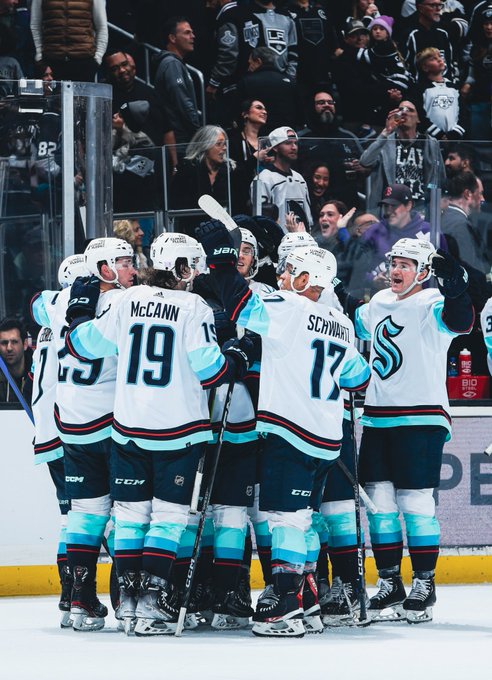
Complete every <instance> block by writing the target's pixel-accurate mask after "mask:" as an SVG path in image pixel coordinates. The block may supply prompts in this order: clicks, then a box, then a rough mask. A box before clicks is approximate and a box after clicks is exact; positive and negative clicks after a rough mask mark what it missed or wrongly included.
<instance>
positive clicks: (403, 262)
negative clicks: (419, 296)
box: [389, 257, 419, 300]
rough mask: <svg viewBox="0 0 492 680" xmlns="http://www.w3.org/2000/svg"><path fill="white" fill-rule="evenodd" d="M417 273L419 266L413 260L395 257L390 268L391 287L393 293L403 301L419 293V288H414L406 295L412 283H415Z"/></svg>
mask: <svg viewBox="0 0 492 680" xmlns="http://www.w3.org/2000/svg"><path fill="white" fill-rule="evenodd" d="M416 273H417V266H416V264H415V262H414V261H413V260H410V259H409V258H408V257H393V258H392V259H391V263H390V267H389V278H390V287H391V291H392V292H393V293H396V295H398V297H399V298H400V299H401V300H403V299H405V298H406V297H408V295H412V294H413V293H416V292H418V290H419V289H418V288H416V287H415V288H412V290H411V291H409V292H408V293H406V292H405V291H407V290H408V289H409V288H410V286H411V285H412V283H413V282H414V281H415V275H416Z"/></svg>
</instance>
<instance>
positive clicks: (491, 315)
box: [480, 298, 492, 375]
mask: <svg viewBox="0 0 492 680" xmlns="http://www.w3.org/2000/svg"><path fill="white" fill-rule="evenodd" d="M480 325H481V326H482V333H483V339H484V342H485V347H486V348H487V366H488V367H489V373H490V375H492V298H489V299H488V300H487V302H486V303H485V307H484V308H483V309H482V311H481V313H480Z"/></svg>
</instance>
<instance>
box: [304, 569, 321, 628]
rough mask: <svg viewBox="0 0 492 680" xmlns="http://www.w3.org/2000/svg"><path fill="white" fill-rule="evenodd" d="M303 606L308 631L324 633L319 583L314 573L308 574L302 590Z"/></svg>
mask: <svg viewBox="0 0 492 680" xmlns="http://www.w3.org/2000/svg"><path fill="white" fill-rule="evenodd" d="M302 608H303V609H304V619H303V621H304V628H305V630H306V633H322V632H323V630H324V628H323V622H322V621H321V607H320V605H319V600H318V585H317V583H316V579H315V576H314V574H307V575H306V580H305V581H304V588H303V591H302Z"/></svg>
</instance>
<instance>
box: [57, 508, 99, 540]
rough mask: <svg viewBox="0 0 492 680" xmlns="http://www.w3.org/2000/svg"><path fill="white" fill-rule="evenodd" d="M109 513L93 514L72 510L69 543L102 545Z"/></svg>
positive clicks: (69, 516) (69, 515)
mask: <svg viewBox="0 0 492 680" xmlns="http://www.w3.org/2000/svg"><path fill="white" fill-rule="evenodd" d="M108 519H109V515H107V516H106V515H91V514H89V513H86V512H76V511H74V510H70V512H69V513H68V523H67V533H66V537H67V544H69V545H91V546H100V545H101V541H102V537H103V536H104V529H105V528H106V524H107V522H108Z"/></svg>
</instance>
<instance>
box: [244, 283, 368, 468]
mask: <svg viewBox="0 0 492 680" xmlns="http://www.w3.org/2000/svg"><path fill="white" fill-rule="evenodd" d="M237 323H238V324H240V325H242V326H245V327H246V328H249V329H250V330H252V331H254V332H255V333H259V334H260V335H261V336H262V347H263V351H262V360H261V375H260V397H259V406H258V421H257V429H258V431H259V432H262V433H268V432H272V433H274V434H277V435H278V436H280V437H282V438H283V439H286V440H287V441H288V442H290V443H291V444H292V445H293V446H295V447H296V448H297V449H299V450H300V451H303V452H304V453H306V454H308V455H311V456H314V457H316V458H324V459H328V460H331V459H334V458H336V457H337V456H338V455H339V450H340V442H341V439H342V419H343V396H342V392H341V388H342V387H345V388H348V389H359V388H361V387H363V386H364V385H365V384H366V383H367V381H368V379H369V376H370V371H369V366H368V364H367V362H366V360H365V359H364V358H363V357H362V356H361V355H360V354H359V352H358V351H357V350H356V348H355V346H354V328H353V325H352V322H351V321H350V320H349V319H348V318H347V317H345V316H344V315H343V314H341V313H340V312H338V311H337V310H335V309H333V308H330V307H327V306H326V305H324V304H319V303H315V302H312V301H311V300H309V299H308V298H306V297H303V296H299V295H297V294H296V293H293V292H290V291H279V292H275V293H272V294H270V295H267V296H266V297H265V298H264V299H263V300H262V299H261V298H260V297H259V296H258V295H255V294H253V296H252V297H250V298H249V299H248V301H247V302H246V304H245V305H244V307H243V308H242V310H241V313H240V314H239V317H238V319H237Z"/></svg>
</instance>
